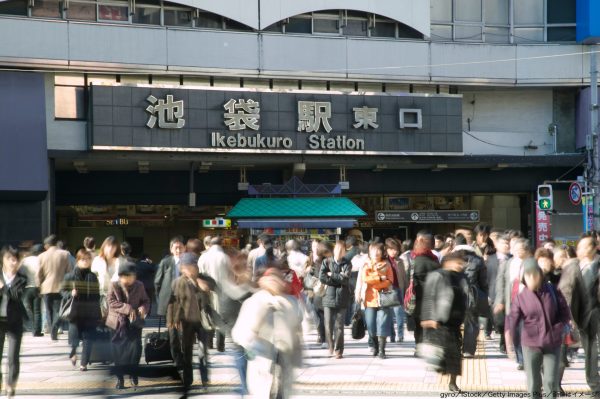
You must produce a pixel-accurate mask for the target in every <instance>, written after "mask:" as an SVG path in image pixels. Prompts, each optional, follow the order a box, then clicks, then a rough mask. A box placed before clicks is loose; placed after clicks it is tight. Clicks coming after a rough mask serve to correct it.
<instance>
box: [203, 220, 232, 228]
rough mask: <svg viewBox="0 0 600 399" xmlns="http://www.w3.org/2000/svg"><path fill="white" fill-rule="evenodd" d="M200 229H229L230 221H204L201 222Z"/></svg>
mask: <svg viewBox="0 0 600 399" xmlns="http://www.w3.org/2000/svg"><path fill="white" fill-rule="evenodd" d="M202 227H205V228H211V229H218V228H221V229H229V228H231V219H223V218H215V219H204V220H203V221H202Z"/></svg>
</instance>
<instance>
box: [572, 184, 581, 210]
mask: <svg viewBox="0 0 600 399" xmlns="http://www.w3.org/2000/svg"><path fill="white" fill-rule="evenodd" d="M582 191H583V190H582V189H581V185H579V183H577V182H573V183H571V185H570V186H569V200H570V201H571V203H572V204H573V205H579V204H581V194H582Z"/></svg>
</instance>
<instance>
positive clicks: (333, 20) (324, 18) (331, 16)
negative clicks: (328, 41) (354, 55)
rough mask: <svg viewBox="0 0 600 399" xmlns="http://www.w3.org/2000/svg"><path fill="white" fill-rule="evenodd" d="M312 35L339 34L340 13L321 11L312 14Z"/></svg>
mask: <svg viewBox="0 0 600 399" xmlns="http://www.w3.org/2000/svg"><path fill="white" fill-rule="evenodd" d="M313 33H333V34H338V35H339V33H340V13H339V12H336V11H323V12H314V13H313Z"/></svg>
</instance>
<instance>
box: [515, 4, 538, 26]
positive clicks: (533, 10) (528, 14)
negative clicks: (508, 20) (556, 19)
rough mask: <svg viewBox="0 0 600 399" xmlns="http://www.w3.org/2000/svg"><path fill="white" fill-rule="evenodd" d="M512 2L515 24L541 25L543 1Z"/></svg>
mask: <svg viewBox="0 0 600 399" xmlns="http://www.w3.org/2000/svg"><path fill="white" fill-rule="evenodd" d="M513 4H514V17H515V25H543V23H544V2H543V1H542V0H518V1H515V2H513Z"/></svg>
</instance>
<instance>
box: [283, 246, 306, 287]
mask: <svg viewBox="0 0 600 399" xmlns="http://www.w3.org/2000/svg"><path fill="white" fill-rule="evenodd" d="M285 249H286V251H287V263H288V265H289V267H290V269H292V270H293V271H294V272H296V275H297V276H298V278H304V265H305V264H306V259H307V256H306V255H304V254H303V253H302V252H301V251H300V244H299V243H298V241H296V240H289V241H288V242H286V243H285Z"/></svg>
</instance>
